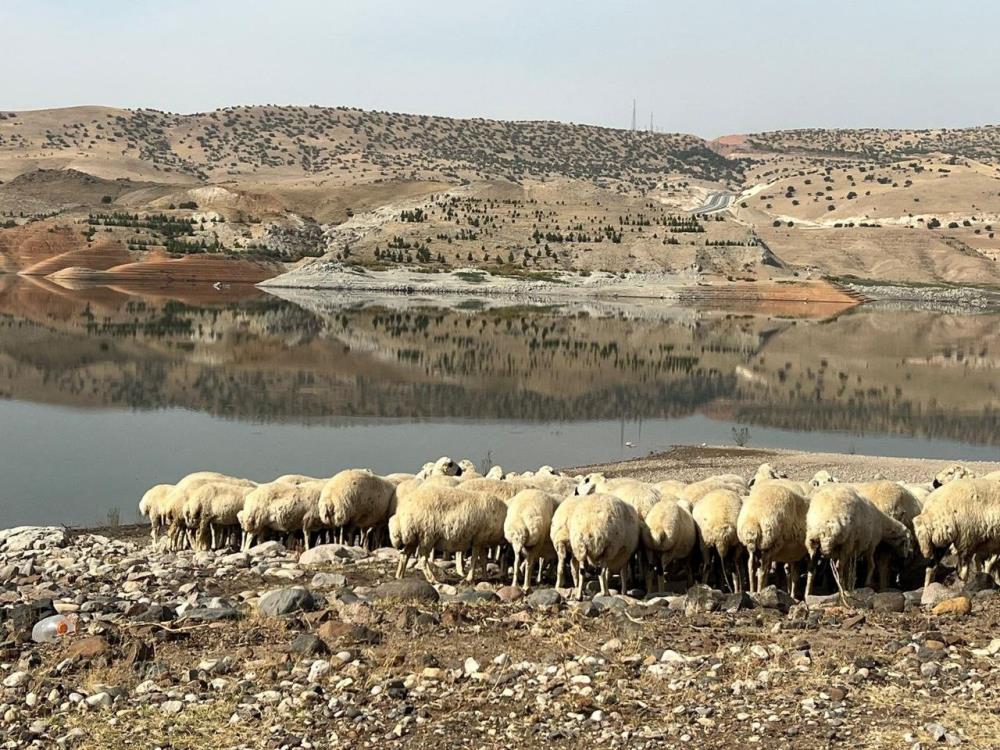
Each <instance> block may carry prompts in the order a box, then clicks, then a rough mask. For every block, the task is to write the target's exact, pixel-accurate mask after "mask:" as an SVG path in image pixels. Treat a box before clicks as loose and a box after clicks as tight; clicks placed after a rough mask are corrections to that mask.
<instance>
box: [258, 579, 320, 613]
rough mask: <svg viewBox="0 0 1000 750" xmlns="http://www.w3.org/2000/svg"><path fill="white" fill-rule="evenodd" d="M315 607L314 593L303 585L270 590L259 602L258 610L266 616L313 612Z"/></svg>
mask: <svg viewBox="0 0 1000 750" xmlns="http://www.w3.org/2000/svg"><path fill="white" fill-rule="evenodd" d="M315 608H316V602H315V600H314V599H313V595H312V593H311V592H310V591H309V589H307V588H304V587H302V586H293V587H292V588H287V589H277V590H275V591H268V592H267V593H266V594H264V595H263V596H262V597H261V598H260V601H259V602H258V603H257V611H258V612H260V613H261V614H262V615H264V616H265V617H284V616H286V615H290V614H294V613H296V612H311V611H313V610H314V609H315Z"/></svg>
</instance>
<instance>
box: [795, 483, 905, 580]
mask: <svg viewBox="0 0 1000 750" xmlns="http://www.w3.org/2000/svg"><path fill="white" fill-rule="evenodd" d="M882 543H885V544H887V545H888V546H889V547H890V548H891V549H893V550H894V551H896V552H897V553H898V554H900V555H902V556H903V557H904V558H905V557H908V556H909V554H910V551H911V542H910V532H909V531H908V530H907V528H906V526H904V525H903V524H901V523H900V522H899V521H897V520H895V519H894V518H890V517H889V516H887V515H886V514H885V513H883V512H882V511H881V510H879V509H878V508H876V507H875V506H874V505H873V504H872V503H871V502H869V501H868V500H866V499H865V498H863V497H862V496H861V495H859V494H858V492H857V491H856V490H855V489H854V488H853V487H850V486H848V485H846V484H827V485H824V486H823V487H820V488H819V489H818V490H817V491H816V493H815V494H814V495H813V496H812V498H811V499H810V501H809V511H808V513H807V514H806V551H807V552H808V554H809V570H808V573H807V575H806V596H808V595H809V594H810V593H812V583H813V576H814V574H815V561H816V559H817V558H818V557H819V555H822V556H823V557H825V558H827V559H828V560H830V568H831V570H832V571H833V575H834V581H835V582H836V584H837V588H838V590H839V591H840V594H841V597H845V596H846V593H845V592H846V591H847V590H853V589H854V586H855V583H856V579H857V560H858V558H859V557H863V558H864V559H865V560H866V561H867V562H868V578H867V581H866V585H870V584H871V579H872V577H873V575H874V573H875V551H876V549H877V548H878V546H879V544H882Z"/></svg>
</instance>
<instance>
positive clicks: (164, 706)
mask: <svg viewBox="0 0 1000 750" xmlns="http://www.w3.org/2000/svg"><path fill="white" fill-rule="evenodd" d="M160 710H161V711H162V712H163V713H165V714H175V715H176V714H179V713H180V712H181V711H183V710H184V703H183V701H166V702H165V703H161V704H160Z"/></svg>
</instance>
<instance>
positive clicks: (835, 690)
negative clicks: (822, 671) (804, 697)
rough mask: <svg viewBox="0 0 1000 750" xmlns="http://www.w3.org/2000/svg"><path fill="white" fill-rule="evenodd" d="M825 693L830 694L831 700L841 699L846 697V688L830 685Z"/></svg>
mask: <svg viewBox="0 0 1000 750" xmlns="http://www.w3.org/2000/svg"><path fill="white" fill-rule="evenodd" d="M826 694H827V695H829V696H830V700H832V701H842V700H844V699H845V698H846V697H847V690H845V689H844V688H842V687H831V688H827V690H826Z"/></svg>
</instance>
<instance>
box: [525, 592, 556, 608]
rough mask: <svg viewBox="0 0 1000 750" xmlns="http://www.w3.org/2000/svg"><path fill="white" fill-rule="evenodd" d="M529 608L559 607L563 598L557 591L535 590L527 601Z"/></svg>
mask: <svg viewBox="0 0 1000 750" xmlns="http://www.w3.org/2000/svg"><path fill="white" fill-rule="evenodd" d="M525 601H526V602H527V603H528V606H529V607H531V608H533V609H540V608H547V607H558V606H559V605H560V604H562V601H563V597H562V594H560V593H559V592H558V591H556V590H555V589H535V590H534V591H532V592H531V593H530V594H529V595H528V598H527V599H526V600H525Z"/></svg>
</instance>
